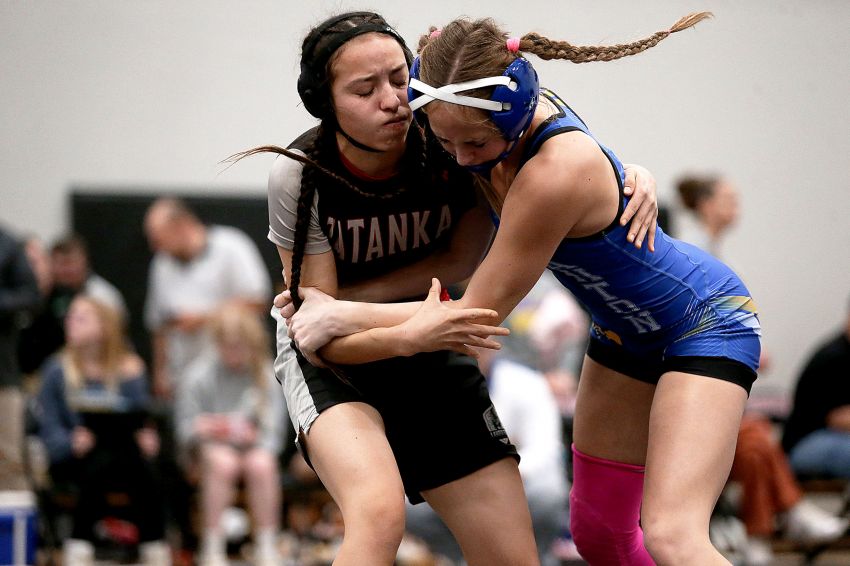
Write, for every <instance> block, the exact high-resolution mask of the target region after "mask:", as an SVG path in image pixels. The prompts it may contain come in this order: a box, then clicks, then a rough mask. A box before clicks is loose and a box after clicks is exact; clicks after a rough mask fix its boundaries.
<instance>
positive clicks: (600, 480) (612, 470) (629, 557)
mask: <svg viewBox="0 0 850 566" xmlns="http://www.w3.org/2000/svg"><path fill="white" fill-rule="evenodd" d="M643 473H644V467H643V466H636V465H633V464H624V463H622V462H614V461H612V460H605V459H604V458H597V457H595V456H589V455H587V454H583V453H582V452H579V451H578V450H576V448H575V446H573V487H572V489H571V490H570V531H571V532H572V535H573V541H574V542H575V544H576V548H578V551H579V554H581V556H582V558H584V559H585V560H587V562H588V563H589V564H591V566H619V565H628V566H651V565H654V564H655V562H654V561H653V560H652V558H651V557H650V556H649V553H648V552H647V551H646V548H645V547H644V545H643V531H642V530H641V528H640V503H641V497H642V495H643Z"/></svg>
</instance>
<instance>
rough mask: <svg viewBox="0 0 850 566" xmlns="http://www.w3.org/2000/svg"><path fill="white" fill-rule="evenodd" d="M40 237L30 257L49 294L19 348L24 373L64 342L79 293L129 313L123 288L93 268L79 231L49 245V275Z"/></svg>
mask: <svg viewBox="0 0 850 566" xmlns="http://www.w3.org/2000/svg"><path fill="white" fill-rule="evenodd" d="M40 247H41V246H40V244H39V242H38V241H37V240H35V239H31V240H30V241H29V243H28V257H29V258H30V261H31V265H32V266H33V270H34V271H35V272H36V274H37V275H39V288H40V289H41V292H42V293H43V294H44V296H45V297H46V299H45V301H44V308H42V309H41V311H40V312H39V313H38V314H37V315H36V317H35V318H34V319H33V320H32V321H31V323H30V324H29V325H28V326H27V327H26V328H25V330H24V332H23V336H22V338H21V346H20V349H19V352H20V360H21V367H22V368H23V370H24V372H25V373H33V372H35V371H37V370H38V369H39V368H40V367H41V365H42V364H43V363H44V361H45V360H46V359H47V358H48V357H50V356H51V355H52V354H53V353H55V352H56V351H57V350H59V349H60V348H61V347H62V346H63V344H64V343H65V331H64V327H65V315H66V314H67V313H68V307H69V305H70V304H71V301H72V300H73V299H74V297H76V296H77V295H78V294H80V293H85V294H86V295H88V296H90V297H92V298H95V299H97V300H98V301H100V302H102V303H104V304H106V305H108V306H110V307H111V308H113V309H114V310H116V311H117V312H118V313H119V314H120V315H121V316H122V317H126V316H127V306H126V304H125V302H124V297H123V296H122V295H121V292H120V291H119V290H118V289H117V288H116V287H115V286H114V285H112V284H111V283H110V282H109V281H107V280H106V279H104V278H103V277H101V276H100V275H98V274H97V273H95V272H94V271H93V270H92V267H91V262H90V261H89V254H88V248H87V246H86V243H85V241H84V240H83V239H82V237H80V236H79V235H77V234H69V235H67V236H63V237H62V238H59V239H58V240H56V241H55V242H54V243H53V245H52V246H51V248H50V255H49V261H48V265H49V275H47V274H46V273H44V267H43V264H44V260H43V257H44V254H43V252H42V251H41V249H40Z"/></svg>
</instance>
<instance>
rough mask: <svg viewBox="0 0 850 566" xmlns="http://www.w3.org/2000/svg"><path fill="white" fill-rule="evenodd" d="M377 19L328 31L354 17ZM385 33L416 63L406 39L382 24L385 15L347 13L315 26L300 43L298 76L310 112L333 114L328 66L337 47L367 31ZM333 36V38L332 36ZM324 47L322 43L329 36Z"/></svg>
mask: <svg viewBox="0 0 850 566" xmlns="http://www.w3.org/2000/svg"><path fill="white" fill-rule="evenodd" d="M358 18H363V19H367V20H369V19H372V20H374V19H377V20H379V21H380V22H382V23H378V22H370V21H366V22H362V23H359V24H357V23H353V22H352V23H351V27H349V28H348V29H346V30H344V31H338V32H328V30H329V29H330V28H332V27H334V26H336V25H337V24H339V23H341V22H344V21H346V20H351V19H358ZM372 32H376V33H383V34H386V35H389V36H391V37H393V38H395V40H396V41H398V43H399V45H400V46H401V49H402V51H404V58H405V59H406V60H407V66H408V67H410V65H411V64H412V63H413V54H412V53H411V52H410V49H408V47H407V45H406V44H405V43H404V39H402V37H401V36H400V35H399V33H398V32H397V31H396V30H394V29H393V28H392V27H390V26H389V25H387V24H386V23H383V18H381V16H379V15H378V14H376V13H374V12H348V13H346V14H341V15H339V16H334V17H332V18H329V19H327V20H325V21H324V22H322V23H321V24H319V25H318V26H316V27H315V28H313V30H312V31H310V33H309V34H308V35H307V37H306V38H305V39H304V44H303V45H302V46H301V74H300V75H299V76H298V94H299V95H300V96H301V101H302V102H304V108H306V109H307V112H309V113H310V114H312V115H313V116H315V117H316V118H319V119H324V118H328V117H330V116H332V115H333V106H332V105H331V93H330V90H329V89H328V83H329V81H328V77H327V65H328V61H329V60H330V58H331V56H332V55H333V54H334V53H335V52H336V50H337V49H339V48H340V47H342V46H343V44H345V43H346V42H347V41H348V40H350V39H352V38H354V37H357V36H358V35H362V34H364V33H372ZM329 36H330V37H329ZM328 37H329V39H328V41H326V42H325V43H324V44H323V45H322V47H321V49H319V43H320V42H321V41H322V40H323V39H326V38H328Z"/></svg>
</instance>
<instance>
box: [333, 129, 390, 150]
mask: <svg viewBox="0 0 850 566" xmlns="http://www.w3.org/2000/svg"><path fill="white" fill-rule="evenodd" d="M336 129H337V131H338V132H339V133H341V134H342V135H343V137H344V138H345V139H347V140H348V141H350V142H351V145H353V146H354V147H356V148H357V149H362V150H363V151H368V152H371V153H384V152H385V151H386V150H383V149H375V148H374V147H369V146H368V145H366V144H365V143H361V142H359V141H357V140H356V139H354V138H353V137H351V136H349V135H348V133H347V132H346V131H345V130H343V129H342V128H340V127H339V125H337V127H336Z"/></svg>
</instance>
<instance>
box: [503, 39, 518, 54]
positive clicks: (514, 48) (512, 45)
mask: <svg viewBox="0 0 850 566" xmlns="http://www.w3.org/2000/svg"><path fill="white" fill-rule="evenodd" d="M505 44H506V45H507V46H508V51H510V52H511V53H517V52H519V38H518V37H511V38H510V39H508V40H507V41H506V42H505Z"/></svg>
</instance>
